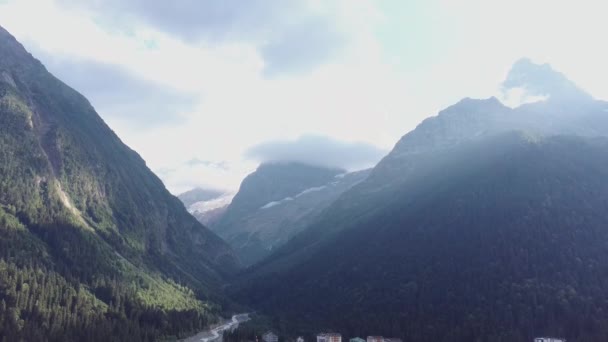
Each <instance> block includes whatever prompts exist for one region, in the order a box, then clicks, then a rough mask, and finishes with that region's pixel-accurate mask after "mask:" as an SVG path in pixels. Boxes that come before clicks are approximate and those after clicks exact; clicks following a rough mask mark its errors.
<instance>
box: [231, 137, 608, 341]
mask: <svg viewBox="0 0 608 342" xmlns="http://www.w3.org/2000/svg"><path fill="white" fill-rule="evenodd" d="M606 179H608V142H607V141H606V140H605V139H600V138H598V139H583V138H573V137H552V138H535V137H530V136H522V135H518V134H508V135H504V136H500V137H498V138H492V139H486V140H482V141H480V142H478V143H468V144H463V145H461V146H459V147H454V148H450V149H447V150H442V151H437V152H436V153H428V154H425V158H421V159H418V160H417V164H416V167H415V169H414V170H412V171H411V173H410V174H409V178H408V180H407V181H405V182H404V183H402V184H401V186H400V187H399V188H397V189H394V190H393V191H391V193H390V195H388V196H387V198H386V200H385V201H384V202H383V207H382V208H381V209H374V210H370V211H369V212H368V214H367V215H364V216H361V215H358V214H357V213H352V217H353V219H352V220H351V221H350V222H349V224H350V226H349V227H348V229H346V228H345V229H342V230H340V231H338V232H337V233H335V234H333V235H330V236H325V237H324V239H323V240H318V242H317V243H316V244H315V246H316V248H314V249H312V248H308V256H307V258H305V259H302V260H301V261H300V262H299V263H296V264H295V265H292V266H291V267H290V268H288V269H287V270H285V269H281V271H280V272H278V273H273V271H272V269H269V268H267V269H265V270H264V272H263V273H261V276H259V278H255V274H256V272H255V270H254V271H253V274H254V275H253V276H252V278H248V279H247V282H248V283H247V284H245V285H243V284H241V285H243V286H244V289H241V292H240V294H241V296H242V299H243V300H250V302H251V303H254V305H256V307H257V308H259V309H261V310H267V312H270V313H273V314H275V316H276V317H281V318H282V319H283V320H284V322H285V323H287V324H288V325H289V328H288V330H290V331H291V332H292V333H304V332H317V331H322V330H335V331H340V332H341V333H343V334H345V335H350V336H356V335H359V336H365V335H370V334H379V335H385V336H400V337H402V338H403V339H404V341H446V342H447V341H505V342H506V341H509V342H518V341H530V340H531V339H532V337H534V336H538V335H541V336H542V335H553V336H563V337H566V338H568V340H572V341H589V342H594V341H605V340H607V339H608V326H607V325H606V324H605V322H606V321H608V301H606V298H608V289H607V287H606V284H608V244H607V243H606V242H607V241H608V230H607V229H606V227H607V226H608V215H606V213H607V212H608V182H606ZM355 218H357V219H355ZM313 228H314V227H313ZM312 230H313V231H314V229H312ZM292 246H293V245H292ZM328 261H331V262H328ZM261 268H262V269H263V268H264V265H262V266H261ZM258 275H259V273H258Z"/></svg>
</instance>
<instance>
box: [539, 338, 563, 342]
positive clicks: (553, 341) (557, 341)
mask: <svg viewBox="0 0 608 342" xmlns="http://www.w3.org/2000/svg"><path fill="white" fill-rule="evenodd" d="M534 342H566V339H563V338H555V337H537V338H535V339H534Z"/></svg>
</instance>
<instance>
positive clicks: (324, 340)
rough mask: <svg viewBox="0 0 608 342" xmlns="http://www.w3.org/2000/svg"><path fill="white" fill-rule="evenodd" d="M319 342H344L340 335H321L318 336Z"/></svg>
mask: <svg viewBox="0 0 608 342" xmlns="http://www.w3.org/2000/svg"><path fill="white" fill-rule="evenodd" d="M317 342H342V335H340V334H325V333H323V334H319V335H317Z"/></svg>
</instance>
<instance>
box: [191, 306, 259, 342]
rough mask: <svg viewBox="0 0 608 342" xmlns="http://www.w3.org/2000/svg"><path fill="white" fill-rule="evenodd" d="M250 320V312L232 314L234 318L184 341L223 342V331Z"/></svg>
mask: <svg viewBox="0 0 608 342" xmlns="http://www.w3.org/2000/svg"><path fill="white" fill-rule="evenodd" d="M248 320H249V314H248V313H242V314H237V315H234V316H232V319H230V320H226V321H225V322H223V323H221V324H220V325H218V326H216V327H214V328H211V329H209V330H205V331H202V332H200V333H198V334H196V335H195V336H192V337H188V338H187V339H184V340H182V342H222V333H223V332H224V331H226V330H230V331H232V330H234V329H236V328H237V327H238V326H239V323H243V322H247V321H248Z"/></svg>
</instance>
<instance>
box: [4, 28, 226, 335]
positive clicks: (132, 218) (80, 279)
mask: <svg viewBox="0 0 608 342" xmlns="http://www.w3.org/2000/svg"><path fill="white" fill-rule="evenodd" d="M236 266H237V261H236V258H235V257H234V256H233V254H232V252H231V250H230V248H229V247H228V246H227V245H226V244H225V243H224V242H223V241H222V240H221V239H220V238H218V237H217V236H216V235H215V234H213V233H212V232H210V231H208V230H207V229H206V228H205V227H203V226H202V225H200V224H199V223H198V222H196V220H195V219H194V218H193V217H191V216H190V215H189V214H188V213H187V212H186V210H185V208H184V206H183V205H182V204H181V203H180V202H179V200H178V199H177V198H175V197H173V196H171V194H170V193H169V192H168V191H167V190H166V189H165V188H164V186H163V184H162V182H161V181H160V180H159V179H158V178H157V177H156V176H155V175H154V174H153V173H152V172H151V171H150V170H149V169H148V168H147V167H146V165H145V163H144V161H143V160H142V159H141V158H140V157H139V156H138V155H137V154H136V153H135V152H134V151H132V150H130V149H129V148H128V147H126V146H125V145H124V144H122V142H121V141H120V140H119V139H118V137H117V136H116V135H115V134H114V133H113V132H112V131H111V130H110V129H109V128H108V127H107V126H106V125H105V123H104V122H103V121H102V120H101V118H100V117H99V116H98V115H97V114H96V113H95V111H94V109H93V108H92V107H91V105H90V104H89V103H88V101H87V100H86V99H85V98H84V97H82V96H81V95H80V94H78V93H77V92H76V91H74V90H73V89H71V88H69V87H68V86H66V85H65V84H63V83H62V82H60V81H59V80H57V79H56V78H54V77H53V76H52V75H50V74H49V73H48V72H47V71H46V69H45V68H44V66H42V64H40V63H39V62H38V61H37V60H35V59H34V58H33V57H32V56H31V55H29V54H28V53H27V52H26V51H25V50H24V49H23V47H22V46H21V45H20V44H19V43H18V42H17V41H15V39H14V38H13V37H12V36H10V35H9V34H8V33H7V32H6V31H4V30H3V29H1V28H0V340H2V341H20V340H23V341H45V340H50V341H59V340H61V341H82V340H99V341H108V340H128V341H138V340H156V339H158V338H160V337H162V336H165V337H168V336H183V335H184V334H186V333H188V332H192V331H194V330H197V329H200V328H201V327H203V326H205V325H206V324H207V323H208V322H210V321H212V320H214V319H215V318H216V317H217V315H219V314H220V313H221V311H222V310H223V309H224V308H225V305H226V304H228V302H226V300H225V299H224V297H223V295H222V294H221V290H220V288H221V286H222V284H223V282H224V279H225V278H226V276H227V275H229V274H231V273H232V272H234V270H235V268H236Z"/></svg>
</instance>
